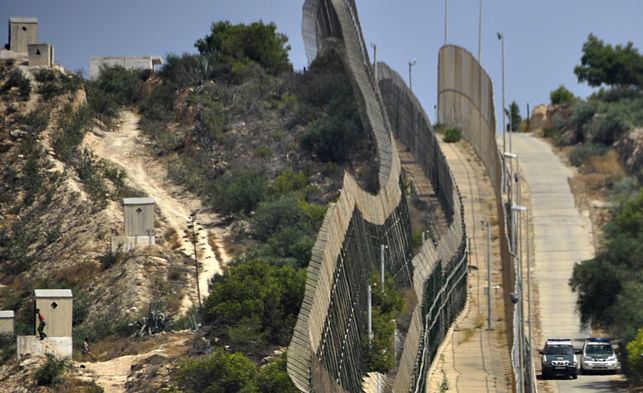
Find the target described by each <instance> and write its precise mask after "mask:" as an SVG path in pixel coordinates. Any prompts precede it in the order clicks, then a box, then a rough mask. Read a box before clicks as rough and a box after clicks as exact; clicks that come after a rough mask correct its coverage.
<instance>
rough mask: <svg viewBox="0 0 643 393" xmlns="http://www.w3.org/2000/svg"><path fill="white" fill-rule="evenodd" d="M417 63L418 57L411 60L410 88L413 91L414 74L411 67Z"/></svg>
mask: <svg viewBox="0 0 643 393" xmlns="http://www.w3.org/2000/svg"><path fill="white" fill-rule="evenodd" d="M415 63H417V60H416V59H413V61H409V89H410V90H411V92H412V91H413V77H412V76H413V75H412V71H411V70H412V69H411V67H413V66H414V65H415Z"/></svg>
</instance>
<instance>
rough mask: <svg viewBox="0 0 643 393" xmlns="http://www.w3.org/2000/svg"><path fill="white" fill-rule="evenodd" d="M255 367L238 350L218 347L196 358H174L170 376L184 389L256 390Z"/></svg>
mask: <svg viewBox="0 0 643 393" xmlns="http://www.w3.org/2000/svg"><path fill="white" fill-rule="evenodd" d="M256 375H257V369H256V367H255V366H254V364H252V362H250V360H248V358H246V357H245V356H243V355H242V354H240V353H232V354H230V353H227V352H225V351H224V350H223V348H219V349H217V350H216V352H215V353H213V354H212V355H208V356H205V357H202V358H200V359H193V358H184V359H181V360H179V361H178V364H177V368H176V371H175V372H174V377H175V378H176V381H177V382H178V384H179V386H180V388H181V390H183V391H184V392H186V393H197V392H206V393H228V392H245V393H250V392H256V391H257V390H256V388H255V386H254V379H255V377H256Z"/></svg>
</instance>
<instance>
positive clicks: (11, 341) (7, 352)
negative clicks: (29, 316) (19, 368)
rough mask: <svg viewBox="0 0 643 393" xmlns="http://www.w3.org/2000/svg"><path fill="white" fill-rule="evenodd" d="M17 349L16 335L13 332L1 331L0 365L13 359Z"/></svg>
mask: <svg viewBox="0 0 643 393" xmlns="http://www.w3.org/2000/svg"><path fill="white" fill-rule="evenodd" d="M15 351H16V336H15V335H14V334H12V333H0V366H2V365H3V364H5V363H6V362H7V360H9V359H11V358H12V357H13V355H14V353H15Z"/></svg>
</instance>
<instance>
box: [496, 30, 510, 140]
mask: <svg viewBox="0 0 643 393" xmlns="http://www.w3.org/2000/svg"><path fill="white" fill-rule="evenodd" d="M496 34H497V35H498V39H499V40H500V41H501V43H502V109H503V111H502V151H507V148H506V147H505V145H506V140H505V131H506V129H505V111H504V108H505V34H504V33H496ZM509 150H511V149H509Z"/></svg>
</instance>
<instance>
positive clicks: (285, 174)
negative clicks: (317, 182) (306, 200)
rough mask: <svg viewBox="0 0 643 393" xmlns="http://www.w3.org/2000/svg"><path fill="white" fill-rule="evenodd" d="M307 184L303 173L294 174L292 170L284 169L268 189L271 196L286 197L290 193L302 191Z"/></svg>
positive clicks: (306, 177)
mask: <svg viewBox="0 0 643 393" xmlns="http://www.w3.org/2000/svg"><path fill="white" fill-rule="evenodd" d="M307 184H308V176H306V174H305V173H304V172H303V171H299V172H297V173H295V172H294V171H293V170H292V169H290V168H288V169H284V170H283V171H282V172H281V173H280V174H279V176H277V177H276V178H275V179H274V180H273V181H272V182H271V183H270V186H269V187H268V190H269V191H270V193H271V194H275V195H282V196H286V195H288V194H290V193H292V192H295V191H300V190H303V189H304V188H305V187H306V185H307Z"/></svg>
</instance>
